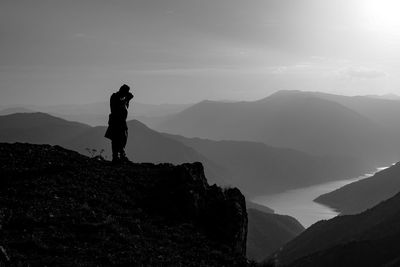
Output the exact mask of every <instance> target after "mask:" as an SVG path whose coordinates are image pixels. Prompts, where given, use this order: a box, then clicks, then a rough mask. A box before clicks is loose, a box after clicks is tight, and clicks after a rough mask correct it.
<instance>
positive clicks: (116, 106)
mask: <svg viewBox="0 0 400 267" xmlns="http://www.w3.org/2000/svg"><path fill="white" fill-rule="evenodd" d="M110 108H111V114H110V115H109V118H108V128H107V131H106V133H105V135H104V136H105V137H106V138H108V139H111V140H116V139H119V140H121V139H126V138H127V135H128V126H127V124H126V119H127V117H128V102H127V101H126V99H125V98H121V96H120V94H119V93H118V92H117V93H113V94H112V95H111V98H110Z"/></svg>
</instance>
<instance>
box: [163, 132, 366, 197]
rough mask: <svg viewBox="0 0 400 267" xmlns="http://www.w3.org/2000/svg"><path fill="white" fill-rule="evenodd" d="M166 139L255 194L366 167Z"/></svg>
mask: <svg viewBox="0 0 400 267" xmlns="http://www.w3.org/2000/svg"><path fill="white" fill-rule="evenodd" d="M164 136H166V137H168V138H170V139H174V140H176V141H179V142H180V143H182V144H184V145H186V146H188V147H191V148H193V149H194V150H196V151H197V152H199V153H200V154H202V155H204V156H205V157H206V158H208V159H210V160H211V161H213V162H215V163H217V164H218V166H221V167H223V168H224V169H225V170H228V171H229V177H231V180H232V181H233V183H234V184H235V185H236V186H239V188H241V189H243V190H245V191H246V192H249V193H251V194H253V195H261V194H265V193H271V192H282V191H284V190H288V189H293V188H298V187H304V186H309V185H312V184H318V183H323V182H326V181H332V180H335V179H342V178H343V177H352V176H357V175H358V173H359V172H360V171H361V170H363V166H360V165H357V162H355V161H352V160H348V159H347V160H345V159H343V158H340V157H322V156H313V155H309V154H307V153H304V152H300V151H296V150H293V149H285V148H277V147H271V146H268V145H266V144H264V143H259V142H246V141H213V140H208V139H200V138H185V137H182V136H178V135H171V134H164Z"/></svg>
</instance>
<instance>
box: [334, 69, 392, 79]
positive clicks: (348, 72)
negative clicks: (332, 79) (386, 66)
mask: <svg viewBox="0 0 400 267" xmlns="http://www.w3.org/2000/svg"><path fill="white" fill-rule="evenodd" d="M339 74H340V75H341V76H343V77H345V78H354V79H377V78H383V77H386V76H387V73H386V72H384V71H381V70H376V69H369V68H363V67H360V68H353V67H351V68H346V69H342V70H340V71H339Z"/></svg>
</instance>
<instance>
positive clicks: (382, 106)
mask: <svg viewBox="0 0 400 267" xmlns="http://www.w3.org/2000/svg"><path fill="white" fill-rule="evenodd" d="M286 93H288V94H293V95H298V96H304V97H306V96H309V97H310V96H313V97H318V98H321V99H326V100H329V101H334V102H336V103H339V104H341V105H343V106H345V107H347V108H349V109H351V110H354V111H356V112H358V113H359V114H361V115H363V116H365V117H367V118H369V119H371V120H372V121H374V123H376V124H378V125H381V126H382V127H385V128H387V129H389V130H391V131H394V133H395V134H396V136H395V137H397V136H398V135H399V134H400V116H399V114H400V102H399V99H397V98H396V97H395V96H393V95H391V97H384V96H381V97H371V96H341V95H333V94H327V93H321V92H301V91H287V92H286Z"/></svg>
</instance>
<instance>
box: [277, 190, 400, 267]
mask: <svg viewBox="0 0 400 267" xmlns="http://www.w3.org/2000/svg"><path fill="white" fill-rule="evenodd" d="M399 238H400V193H398V194H396V195H395V196H394V197H392V198H390V199H388V200H386V201H384V202H382V203H380V204H378V205H377V206H375V207H373V208H372V209H369V210H367V211H365V212H363V213H360V214H357V215H343V216H338V217H336V218H333V219H331V220H328V221H320V222H318V223H316V224H314V225H312V226H311V227H310V228H308V229H307V230H306V231H304V232H303V233H302V234H300V235H299V236H298V237H296V238H295V239H294V240H292V241H291V242H289V243H288V244H286V245H285V246H284V247H283V248H282V249H280V250H279V251H278V252H277V253H276V254H275V255H273V256H272V257H271V258H270V261H272V262H275V263H278V266H326V267H329V266H343V267H347V266H354V267H356V266H363V267H365V266H371V267H377V266H385V265H386V266H393V265H391V264H392V263H393V262H395V261H396V260H398V257H399V255H400V247H399V245H398V241H399ZM395 266H396V265H395Z"/></svg>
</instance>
